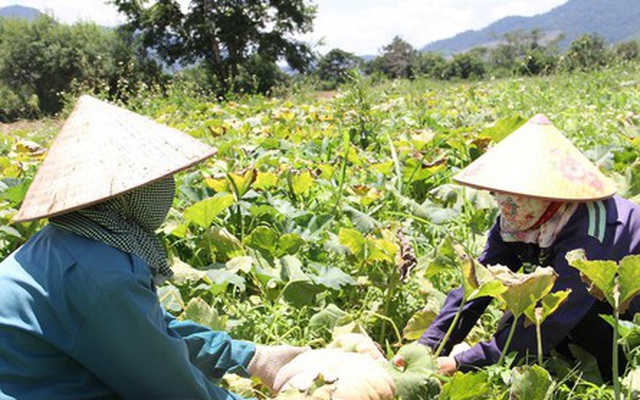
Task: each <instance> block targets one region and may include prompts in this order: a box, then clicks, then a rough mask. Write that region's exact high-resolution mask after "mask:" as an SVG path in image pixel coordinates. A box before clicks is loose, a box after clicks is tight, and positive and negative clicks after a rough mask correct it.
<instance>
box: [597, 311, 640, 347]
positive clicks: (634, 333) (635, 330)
mask: <svg viewBox="0 0 640 400" xmlns="http://www.w3.org/2000/svg"><path fill="white" fill-rule="evenodd" d="M636 315H637V316H640V314H636ZM600 318H602V319H604V320H605V321H607V322H608V323H609V325H611V326H612V327H613V326H614V325H615V319H614V318H613V315H604V314H601V315H600ZM618 334H619V335H620V339H619V340H618V342H619V343H620V344H621V345H623V348H624V349H625V352H630V351H632V350H633V349H635V348H637V347H640V323H637V322H634V321H625V320H623V319H621V320H619V321H618Z"/></svg>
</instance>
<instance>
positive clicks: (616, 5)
mask: <svg viewBox="0 0 640 400" xmlns="http://www.w3.org/2000/svg"><path fill="white" fill-rule="evenodd" d="M533 29H538V30H540V33H541V34H542V36H543V38H547V39H552V38H562V40H561V41H560V42H559V43H558V46H559V47H560V48H561V49H565V48H567V47H568V46H569V44H570V43H571V42H572V41H574V40H575V39H577V38H578V37H580V36H581V35H584V34H587V33H597V34H598V35H600V36H602V37H603V38H604V39H605V40H607V41H608V42H609V43H619V42H623V41H627V40H640V0H569V1H567V2H566V3H564V4H562V5H560V6H558V7H555V8H553V9H552V10H550V11H548V12H546V13H543V14H538V15H534V16H531V17H517V16H511V17H505V18H502V19H500V20H498V21H496V22H494V23H492V24H491V25H489V26H487V27H486V28H484V29H480V30H469V31H466V32H462V33H459V34H457V35H455V36H454V37H452V38H449V39H443V40H438V41H435V42H432V43H429V44H428V45H426V46H424V47H423V48H422V49H421V50H422V51H436V52H442V53H445V54H455V53H461V52H464V51H466V50H469V49H471V48H473V47H479V46H485V47H491V46H494V45H496V44H497V43H499V41H500V39H501V38H502V37H503V36H504V34H505V33H508V32H514V31H531V30H533Z"/></svg>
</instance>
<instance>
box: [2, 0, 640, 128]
mask: <svg viewBox="0 0 640 400" xmlns="http://www.w3.org/2000/svg"><path fill="white" fill-rule="evenodd" d="M111 3H112V4H113V5H114V6H115V7H116V8H117V9H118V10H119V11H120V12H121V13H122V14H124V15H125V16H126V23H124V24H123V25H121V26H119V27H117V28H113V29H110V28H103V27H99V26H97V25H96V24H93V23H86V22H83V23H76V24H73V25H67V24H61V23H59V22H57V21H56V20H55V19H53V18H52V17H50V16H46V15H45V16H42V17H39V18H37V19H35V20H33V21H27V20H22V19H0V120H1V121H11V120H14V119H18V118H38V117H41V116H43V115H52V114H55V113H57V112H59V111H60V110H61V108H62V107H63V105H64V100H65V96H74V95H75V94H76V93H80V92H92V93H94V94H99V95H100V96H103V97H107V98H110V99H112V100H118V101H122V102H126V101H127V99H128V98H129V97H131V96H133V95H135V94H136V93H138V92H139V91H140V90H143V89H149V88H151V89H152V90H164V89H165V88H167V87H168V85H171V84H176V83H185V82H186V83H188V84H189V85H191V86H192V87H195V88H197V89H198V90H200V91H201V92H204V93H207V95H211V96H216V97H218V98H225V97H228V96H233V95H237V94H238V93H263V94H268V93H270V92H272V91H273V90H274V88H283V87H284V88H286V87H289V86H292V85H294V84H297V83H298V82H303V83H305V84H306V85H308V86H311V87H312V88H315V89H323V90H332V89H335V88H337V87H338V86H339V85H340V84H342V83H344V82H345V81H346V80H348V79H349V76H350V73H351V71H354V70H356V71H358V72H359V73H360V74H362V75H367V76H371V77H373V78H376V79H415V78H421V77H428V78H431V79H439V80H455V79H482V78H486V77H507V76H522V75H540V74H552V73H555V72H558V71H564V70H574V69H591V68H598V67H602V66H604V65H607V64H610V63H612V62H620V61H629V60H634V59H637V58H639V54H640V49H639V46H638V42H626V43H621V44H618V45H616V46H615V47H610V46H608V45H607V43H606V41H605V40H604V39H603V38H601V37H600V36H597V35H593V34H590V35H584V36H582V37H580V38H578V39H577V40H575V41H574V42H573V43H571V46H570V48H569V49H568V50H567V51H566V52H560V51H559V50H558V48H557V47H556V43H557V42H558V41H559V40H556V41H553V40H546V39H545V38H543V37H542V34H541V33H540V32H539V31H536V30H533V31H528V32H514V33H510V34H507V35H505V36H504V37H503V38H500V40H499V41H496V43H497V44H496V45H494V46H493V47H491V48H474V49H471V50H470V51H468V52H465V53H462V54H456V55H451V56H445V55H442V54H438V53H429V52H426V53H425V52H420V51H417V50H416V49H414V48H413V47H412V46H411V45H410V44H409V43H408V42H406V41H404V40H403V39H401V38H400V37H395V38H394V39H393V40H392V41H391V43H389V44H388V45H386V46H384V47H382V49H381V50H380V54H379V55H378V56H376V57H374V58H373V59H370V60H366V61H365V60H363V59H362V58H361V57H358V56H356V55H355V54H353V53H349V52H346V51H344V50H341V49H333V50H331V51H329V52H327V53H326V54H324V55H318V54H316V53H315V52H314V51H313V48H312V47H311V46H310V45H309V44H307V43H305V42H303V41H301V40H298V39H296V38H297V37H300V36H301V35H302V34H304V33H307V32H309V31H311V29H312V27H313V19H314V17H315V13H316V9H315V7H314V6H313V5H311V4H310V3H309V2H307V1H304V0H217V1H210V0H191V2H190V5H189V7H188V8H187V9H186V10H184V9H182V8H181V7H180V5H179V4H178V2H177V1H176V0H157V1H155V2H153V3H150V2H149V1H145V0H142V1H140V0H111ZM283 62H286V64H287V65H288V69H289V70H288V71H287V72H285V71H284V70H283V69H282V68H281V66H280V65H282V63H283Z"/></svg>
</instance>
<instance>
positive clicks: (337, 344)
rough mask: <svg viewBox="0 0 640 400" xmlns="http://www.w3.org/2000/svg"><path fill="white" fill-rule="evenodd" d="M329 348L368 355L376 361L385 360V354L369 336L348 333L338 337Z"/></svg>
mask: <svg viewBox="0 0 640 400" xmlns="http://www.w3.org/2000/svg"><path fill="white" fill-rule="evenodd" d="M327 348H330V349H342V350H344V351H350V352H353V353H360V354H366V355H368V356H369V357H371V358H373V359H374V360H382V359H384V354H382V352H381V351H380V348H379V347H378V345H376V343H375V342H374V341H373V340H371V338H370V337H369V336H367V335H363V334H362V333H346V334H344V335H341V336H338V337H337V338H336V340H334V341H333V342H331V343H329V345H328V346H327Z"/></svg>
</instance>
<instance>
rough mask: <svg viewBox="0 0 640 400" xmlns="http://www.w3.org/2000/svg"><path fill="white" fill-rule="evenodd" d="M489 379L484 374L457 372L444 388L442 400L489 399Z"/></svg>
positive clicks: (441, 394)
mask: <svg viewBox="0 0 640 400" xmlns="http://www.w3.org/2000/svg"><path fill="white" fill-rule="evenodd" d="M487 381H488V377H487V374H486V373H484V372H468V373H466V374H463V373H462V372H456V373H455V374H454V375H453V377H452V378H451V380H450V381H449V382H447V383H446V384H444V385H443V386H442V392H441V393H440V400H477V399H482V398H488V395H489V385H488V382H487Z"/></svg>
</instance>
